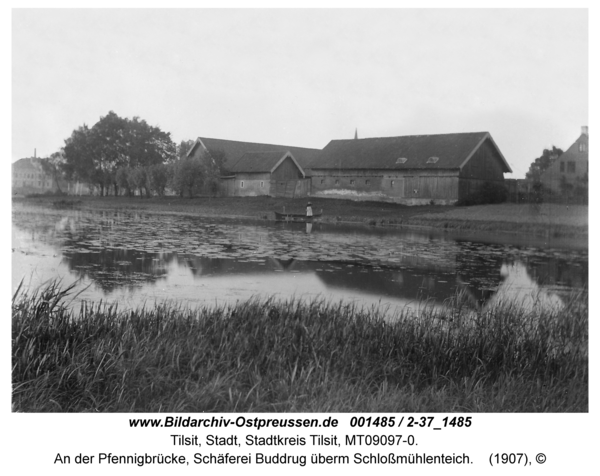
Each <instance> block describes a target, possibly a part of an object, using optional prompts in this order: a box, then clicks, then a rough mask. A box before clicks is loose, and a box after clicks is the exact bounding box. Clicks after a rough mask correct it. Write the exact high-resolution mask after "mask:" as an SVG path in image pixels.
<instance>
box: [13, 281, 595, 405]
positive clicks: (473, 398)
mask: <svg viewBox="0 0 600 476" xmlns="http://www.w3.org/2000/svg"><path fill="white" fill-rule="evenodd" d="M68 291H69V290H68V289H67V290H61V289H60V288H59V286H58V285H56V284H51V285H49V286H48V287H46V288H45V289H41V290H38V291H36V292H31V293H24V294H20V293H17V295H16V296H15V297H14V298H13V310H12V379H13V409H14V410H15V411H36V412H44V411H46V412H48V411H50V412H51V411H54V412H65V411H109V412H141V411H144V412H160V411H169V412H186V411H193V412H201V411H220V412H230V411H236V412H256V411H306V412H311V411H318V412H330V411H339V412H346V411H355V412H363V411H364V412H368V411H371V412H373V411H386V412H409V411H417V412H418V411H427V412H432V411H434V412H435V411H440V412H442V411H443V412H458V411H461V412H478V411H485V412H505V411H527V412H537V411H552V412H554V411H561V412H562V411H567V412H573V411H587V410H588V360H587V345H588V304H587V302H588V300H587V295H582V296H574V297H573V299H572V300H571V301H570V302H569V303H568V304H567V305H566V306H565V307H564V308H563V309H562V310H560V311H554V312H551V313H545V314H544V313H540V312H536V311H535V310H534V311H530V312H525V311H520V310H519V309H518V307H517V306H504V307H502V308H497V309H496V310H491V311H489V312H486V313H483V312H480V313H479V314H476V315H473V314H472V315H471V317H470V319H468V320H466V319H461V312H462V311H461V309H460V308H459V305H458V304H455V305H454V306H453V307H452V308H451V309H450V311H448V314H447V315H440V314H439V312H437V311H434V310H433V308H431V309H428V308H426V309H425V311H424V312H422V313H421V315H420V317H419V318H418V319H417V318H415V317H414V316H411V315H409V314H408V313H407V314H402V315H400V316H399V317H398V319H397V320H394V321H393V322H390V321H389V320H385V319H384V318H383V316H381V315H379V313H378V312H377V311H376V310H371V311H368V310H357V309H355V308H354V307H352V306H349V305H345V304H342V303H339V304H333V303H327V302H311V303H304V302H300V301H295V300H292V301H282V302H276V301H272V300H251V301H249V302H246V303H241V304H237V305H232V306H223V307H217V308H199V309H193V310H192V309H187V308H183V307H178V306H177V305H172V304H164V305H156V306H154V307H151V308H146V309H140V310H137V311H117V309H116V308H115V307H111V306H108V305H103V304H98V305H85V304H84V305H82V306H81V308H80V310H79V311H71V310H69V309H67V307H66V305H65V304H64V302H65V299H66V296H67V295H68ZM451 318H452V319H451Z"/></svg>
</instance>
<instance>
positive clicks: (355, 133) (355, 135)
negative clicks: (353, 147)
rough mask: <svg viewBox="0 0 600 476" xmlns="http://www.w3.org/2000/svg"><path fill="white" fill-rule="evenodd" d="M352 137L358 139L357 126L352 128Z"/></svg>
mask: <svg viewBox="0 0 600 476" xmlns="http://www.w3.org/2000/svg"><path fill="white" fill-rule="evenodd" d="M354 138H355V139H358V127H357V128H356V129H354Z"/></svg>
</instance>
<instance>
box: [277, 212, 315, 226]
mask: <svg viewBox="0 0 600 476" xmlns="http://www.w3.org/2000/svg"><path fill="white" fill-rule="evenodd" d="M322 214H323V210H321V211H320V212H317V213H313V216H312V217H307V216H306V214H305V213H286V212H283V213H280V212H275V220H276V221H295V222H301V223H305V222H307V221H312V220H314V219H315V218H321V215H322Z"/></svg>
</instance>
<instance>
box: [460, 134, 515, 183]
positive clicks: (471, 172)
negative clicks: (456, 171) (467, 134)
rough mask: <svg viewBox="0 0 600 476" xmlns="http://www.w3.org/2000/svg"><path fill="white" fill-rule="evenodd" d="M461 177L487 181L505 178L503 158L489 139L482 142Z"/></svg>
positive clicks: (462, 171) (461, 172)
mask: <svg viewBox="0 0 600 476" xmlns="http://www.w3.org/2000/svg"><path fill="white" fill-rule="evenodd" d="M460 178H464V179H474V180H481V181H487V182H494V181H503V180H504V173H503V164H502V158H501V157H500V155H499V154H498V152H497V151H496V149H495V147H494V146H493V145H492V144H491V142H490V141H489V139H488V140H486V141H485V142H484V143H483V144H481V147H479V149H477V151H475V153H474V154H473V156H472V157H471V159H470V160H469V161H468V162H467V163H466V164H465V166H464V167H463V168H462V170H461V171H460Z"/></svg>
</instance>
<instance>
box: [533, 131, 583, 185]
mask: <svg viewBox="0 0 600 476" xmlns="http://www.w3.org/2000/svg"><path fill="white" fill-rule="evenodd" d="M588 145H589V134H588V127H587V126H583V127H582V128H581V134H580V135H579V137H578V138H577V140H576V141H575V142H574V143H573V144H572V145H571V147H569V148H568V149H567V150H566V151H565V152H564V153H563V154H562V155H561V156H560V157H558V159H556V160H555V161H554V162H553V163H552V164H551V165H550V167H548V168H547V169H546V170H545V171H544V172H543V173H542V175H541V177H540V181H541V183H542V185H543V187H544V189H545V190H547V191H550V192H552V193H553V194H555V195H562V196H567V197H568V196H572V195H573V194H576V193H577V191H578V190H582V189H585V190H587V184H588V170H589V159H588V154H589V152H588Z"/></svg>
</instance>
